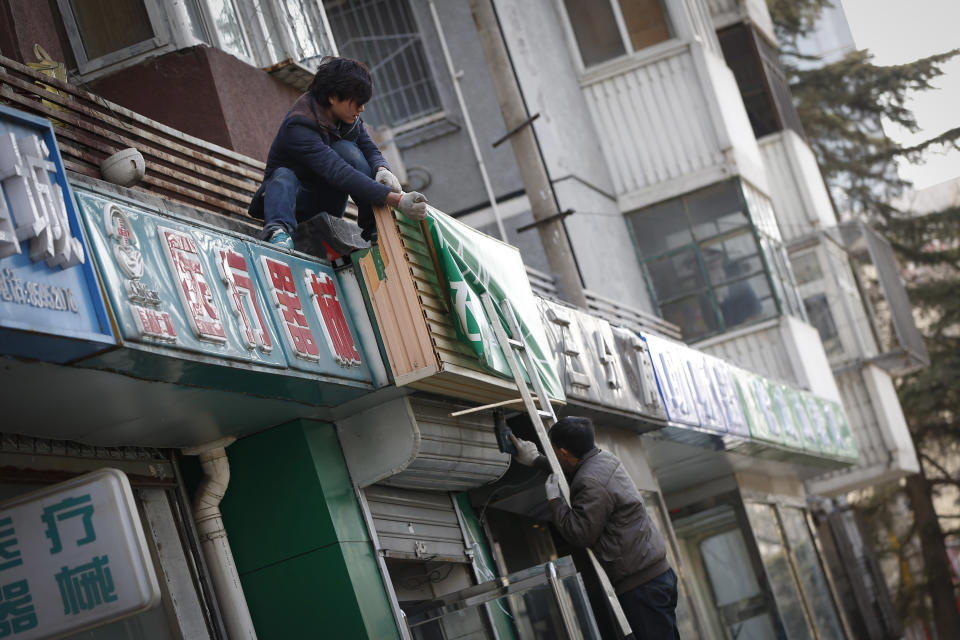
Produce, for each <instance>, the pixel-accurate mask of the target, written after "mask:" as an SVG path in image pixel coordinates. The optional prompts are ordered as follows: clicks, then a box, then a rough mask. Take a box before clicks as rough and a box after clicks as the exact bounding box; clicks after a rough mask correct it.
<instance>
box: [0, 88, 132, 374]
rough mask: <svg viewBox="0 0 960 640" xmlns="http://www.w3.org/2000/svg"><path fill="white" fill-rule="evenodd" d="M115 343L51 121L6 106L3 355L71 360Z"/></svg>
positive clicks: (0, 271) (0, 143)
mask: <svg viewBox="0 0 960 640" xmlns="http://www.w3.org/2000/svg"><path fill="white" fill-rule="evenodd" d="M114 344H116V342H115V339H114V336H113V331H112V329H111V327H110V318H109V315H108V313H107V309H106V305H105V302H104V300H103V297H102V296H101V293H100V286H99V284H98V282H97V277H96V274H95V273H94V270H93V266H92V264H91V260H90V257H89V255H88V253H87V247H86V245H85V243H84V235H83V230H82V227H81V225H80V222H79V219H78V217H77V211H76V208H75V206H74V202H73V198H72V197H71V195H70V187H69V185H68V184H67V180H66V175H65V174H64V170H63V161H62V160H61V158H60V153H59V151H58V150H57V144H56V140H55V139H54V135H53V129H52V127H51V125H50V122H49V121H47V120H44V119H42V118H37V117H35V116H31V115H27V114H24V113H21V112H19V111H15V110H13V109H10V108H7V107H3V106H0V353H4V354H7V355H13V356H18V357H24V358H31V359H37V360H45V361H48V362H70V361H72V360H76V359H78V358H81V357H84V356H88V355H90V354H92V353H96V352H98V351H102V350H104V349H106V348H109V347H110V346H112V345H114Z"/></svg>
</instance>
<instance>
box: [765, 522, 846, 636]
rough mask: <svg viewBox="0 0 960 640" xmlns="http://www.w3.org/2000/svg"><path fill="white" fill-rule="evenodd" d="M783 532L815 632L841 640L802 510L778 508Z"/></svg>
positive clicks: (834, 610)
mask: <svg viewBox="0 0 960 640" xmlns="http://www.w3.org/2000/svg"><path fill="white" fill-rule="evenodd" d="M780 517H781V518H782V519H783V530H784V533H786V535H787V543H788V544H789V545H790V555H791V556H792V557H793V562H794V564H795V566H796V568H797V576H798V577H799V578H800V584H801V585H802V586H803V591H804V593H805V594H806V597H807V599H808V601H809V604H810V611H811V612H812V613H813V619H814V622H815V623H816V625H817V631H819V633H820V637H822V638H842V637H843V630H842V629H841V626H840V620H839V619H838V617H837V611H836V608H835V607H834V604H833V599H832V598H831V597H830V588H829V586H828V585H827V579H826V576H825V575H824V573H823V568H822V567H821V566H820V559H819V557H818V555H817V549H816V547H814V546H813V539H812V538H811V537H810V529H809V528H808V527H807V521H806V518H805V517H804V514H803V510H802V509H797V508H795V507H783V508H782V509H780Z"/></svg>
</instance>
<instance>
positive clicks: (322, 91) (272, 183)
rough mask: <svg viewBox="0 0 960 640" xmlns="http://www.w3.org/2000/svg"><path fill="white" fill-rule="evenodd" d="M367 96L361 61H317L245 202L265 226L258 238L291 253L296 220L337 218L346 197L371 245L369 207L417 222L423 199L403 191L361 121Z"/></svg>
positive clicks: (368, 78) (370, 84)
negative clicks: (385, 209)
mask: <svg viewBox="0 0 960 640" xmlns="http://www.w3.org/2000/svg"><path fill="white" fill-rule="evenodd" d="M371 95H373V79H372V78H371V76H370V71H369V70H368V69H367V67H366V65H364V64H363V63H362V62H358V61H356V60H351V59H349V58H336V57H329V58H325V59H324V60H322V61H321V63H320V66H319V68H318V69H317V73H316V75H314V78H313V82H312V83H311V85H310V90H309V91H307V92H306V93H305V94H303V95H302V96H300V97H299V98H298V99H297V101H296V102H295V103H294V104H293V107H291V109H290V111H289V112H287V115H286V116H285V117H284V119H283V122H282V123H281V124H280V130H279V131H278V132H277V135H276V137H275V138H274V140H273V144H271V145H270V153H269V154H268V155H267V168H266V171H265V173H264V180H263V184H262V185H260V188H259V189H258V190H257V192H256V194H254V196H253V200H252V202H251V203H250V208H249V213H250V215H251V216H253V217H255V218H261V219H263V221H264V225H263V231H262V232H261V234H260V238H261V239H263V240H266V241H267V242H269V243H271V244H275V245H277V246H280V247H283V248H285V249H292V248H293V235H294V229H296V226H297V224H298V223H300V222H303V221H304V220H308V219H310V218H312V217H314V216H316V215H317V214H319V213H320V212H326V213H328V214H330V215H331V216H334V217H336V218H342V217H343V213H344V211H346V207H347V197H348V196H350V197H352V198H353V201H354V202H356V203H357V211H358V214H359V216H358V218H359V223H360V230H361V237H362V238H363V239H364V240H367V241H368V242H371V243H373V242H376V237H377V228H376V221H375V219H374V217H373V207H374V206H381V205H384V204H386V205H388V206H391V207H394V208H396V209H399V210H400V211H401V212H402V213H404V214H406V215H407V216H408V217H410V218H411V219H413V220H423V219H424V217H425V216H426V211H427V209H426V202H427V199H426V198H425V197H423V195H422V194H420V193H417V192H416V191H411V192H409V193H403V191H402V190H401V188H400V182H399V181H398V180H397V178H396V176H394V175H393V173H391V172H390V168H389V167H388V166H387V161H386V160H384V158H383V155H382V154H381V153H380V149H378V148H377V145H376V144H375V143H374V142H373V140H371V139H370V136H369V135H368V134H367V131H366V128H365V127H364V126H363V121H362V120H361V119H360V114H361V113H362V112H363V108H364V104H366V103H367V102H368V101H369V100H370V97H371Z"/></svg>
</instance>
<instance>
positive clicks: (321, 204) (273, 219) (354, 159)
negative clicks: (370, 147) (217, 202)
mask: <svg viewBox="0 0 960 640" xmlns="http://www.w3.org/2000/svg"><path fill="white" fill-rule="evenodd" d="M330 148H331V149H333V150H334V151H336V152H337V155H339V156H340V157H341V158H343V159H344V160H346V162H347V164H349V165H350V166H352V167H353V168H354V169H356V170H357V171H360V172H361V173H363V174H365V175H368V176H370V177H371V178H372V177H373V176H372V175H371V174H372V173H373V172H372V170H371V169H370V165H369V164H368V163H367V159H366V158H364V157H363V153H362V152H361V151H360V149H359V148H358V147H357V145H356V144H354V143H353V142H350V141H348V140H337V141H336V142H334V143H333V144H331V145H330ZM261 194H262V196H263V218H264V220H263V228H264V234H263V235H264V236H265V237H266V236H268V235H269V232H270V231H271V230H272V229H274V228H276V227H283V228H284V229H286V231H287V233H289V234H290V235H291V236H292V235H293V230H294V229H296V227H297V224H299V223H300V222H303V221H304V220H308V219H310V218H312V217H313V216H315V215H317V214H318V213H320V212H321V211H325V212H327V213H329V214H330V215H332V216H334V217H335V218H342V217H343V212H344V211H346V209H347V194H346V193H344V192H343V191H338V190H337V189H334V188H333V187H327V188H323V187H320V188H315V189H307V188H304V186H303V185H302V184H301V183H300V180H298V179H297V176H296V174H295V173H294V172H293V171H291V170H290V169H287V168H286V167H280V168H278V169H275V170H274V171H273V173H271V174H270V177H269V178H267V179H266V180H264V182H263V185H261V186H260V189H259V190H258V191H257V194H256V195H255V196H254V198H257V197H260V196H261ZM357 218H358V220H357V221H358V222H359V223H360V229H361V230H362V232H363V237H364V239H366V240H369V239H370V234H371V233H372V232H373V230H374V229H376V221H375V220H374V218H373V208H372V207H371V206H370V203H367V202H358V203H357Z"/></svg>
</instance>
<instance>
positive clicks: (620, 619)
mask: <svg viewBox="0 0 960 640" xmlns="http://www.w3.org/2000/svg"><path fill="white" fill-rule="evenodd" d="M480 300H481V302H482V303H483V309H484V311H485V312H486V314H487V318H488V319H489V321H490V325H491V326H492V327H493V332H494V334H495V335H496V337H497V343H498V344H499V345H500V348H501V350H502V351H503V356H504V358H505V359H506V361H507V364H508V365H509V366H510V372H511V373H512V374H513V380H514V382H515V383H516V385H517V390H518V391H519V392H520V397H521V399H522V400H523V406H524V408H525V409H526V410H527V414H528V415H529V416H530V422H531V423H532V424H533V428H534V430H535V431H536V433H537V439H538V440H540V448H541V449H542V450H543V453H544V455H546V456H547V459H548V460H549V461H550V469H551V470H552V471H553V473H554V474H556V476H557V478H558V479H559V483H560V492H561V494H562V495H563V499H564V500H566V501H567V504H570V485H569V484H567V478H566V476H565V475H564V474H563V469H561V468H560V462H559V461H558V460H557V455H556V454H555V453H554V452H553V446H552V445H551V444H550V437H549V436H548V435H547V428H548V427H549V426H553V424H554V423H555V422H556V421H557V414H556V413H555V412H554V411H553V406H552V405H551V404H550V398H549V396H547V393H546V390H545V389H544V388H543V381H542V380H541V379H540V376H539V375H537V370H536V368H535V367H534V364H533V357H532V356H531V355H530V350H529V349H528V348H527V344H526V341H525V340H524V338H523V333H522V332H521V331H520V326H519V325H518V324H517V318H516V316H515V315H514V313H513V305H511V304H510V301H509V300H506V299H505V300H504V301H503V302H502V303H501V304H500V310H501V312H502V313H503V315H504V317H505V318H506V320H507V325H508V328H509V329H510V335H508V334H507V331H506V329H504V327H503V324H502V323H501V322H500V320H499V317H498V314H497V307H496V304H495V303H494V301H493V299H492V298H491V297H490V295H489V294H488V293H482V294H481V295H480ZM514 336H515V337H514ZM518 353H519V354H520V357H521V358H522V360H523V365H524V367H525V368H526V370H527V371H528V372H529V378H530V382H531V384H532V385H533V390H534V391H535V392H536V394H537V395H536V399H537V400H538V401H539V403H540V406H539V407H537V405H536V403H535V402H534V397H533V396H532V395H531V394H530V389H529V388H527V383H526V380H524V377H523V371H522V370H521V369H520V366H519V364H518V363H517V354H518ZM545 420H546V421H549V424H548V425H544V421H545ZM586 552H587V556H588V557H589V558H590V564H591V565H592V567H593V571H594V573H596V575H597V577H598V578H599V580H600V584H601V586H602V587H603V591H604V593H605V594H606V596H607V605H608V606H609V607H610V612H611V613H612V614H613V617H614V622H615V623H616V625H617V627H619V629H620V635H621V637H623V638H627V637H633V631H632V630H631V629H630V623H629V622H627V617H626V615H624V613H623V607H621V606H620V601H619V600H618V599H617V594H616V592H615V591H614V589H613V584H612V583H611V582H610V578H609V577H607V572H606V571H604V570H603V567H602V566H600V562H599V561H598V560H597V557H596V556H595V555H594V553H593V551H592V550H591V549H589V548H587V549H586Z"/></svg>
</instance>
